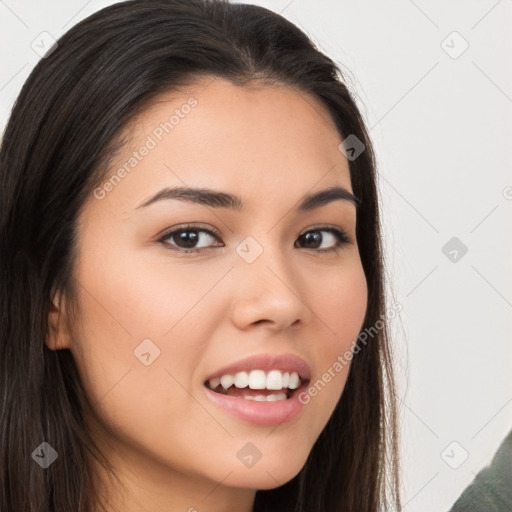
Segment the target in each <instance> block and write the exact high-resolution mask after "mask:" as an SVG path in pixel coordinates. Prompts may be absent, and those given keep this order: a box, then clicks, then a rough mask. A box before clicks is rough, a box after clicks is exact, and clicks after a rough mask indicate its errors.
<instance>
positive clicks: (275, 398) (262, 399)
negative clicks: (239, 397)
mask: <svg viewBox="0 0 512 512" xmlns="http://www.w3.org/2000/svg"><path fill="white" fill-rule="evenodd" d="M244 398H245V400H255V401H256V402H277V401H280V400H286V394H285V393H275V394H273V395H267V396H265V395H257V396H244Z"/></svg>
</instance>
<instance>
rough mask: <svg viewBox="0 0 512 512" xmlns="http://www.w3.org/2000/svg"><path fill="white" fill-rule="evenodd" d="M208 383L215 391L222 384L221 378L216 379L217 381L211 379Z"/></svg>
mask: <svg viewBox="0 0 512 512" xmlns="http://www.w3.org/2000/svg"><path fill="white" fill-rule="evenodd" d="M208 383H209V384H210V387H211V388H212V389H215V388H216V387H217V386H218V385H219V384H220V378H219V377H215V379H210V380H209V381H208Z"/></svg>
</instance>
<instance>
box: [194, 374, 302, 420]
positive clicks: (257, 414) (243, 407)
mask: <svg viewBox="0 0 512 512" xmlns="http://www.w3.org/2000/svg"><path fill="white" fill-rule="evenodd" d="M203 388H204V389H205V392H206V395H207V396H208V398H210V400H212V401H213V402H214V403H215V404H216V405H218V406H219V407H222V408H223V409H225V410H227V411H228V412H229V413H231V414H233V415H234V416H237V417H238V418H241V419H243V420H245V421H248V422H250V423H253V424H255V425H277V424H279V423H284V422H288V421H291V420H292V419H293V418H295V417H297V415H298V414H299V413H300V412H301V410H302V407H303V405H304V404H302V403H301V402H300V401H299V395H300V393H301V392H302V391H304V390H305V389H306V388H307V382H304V383H303V384H302V385H301V386H300V387H299V388H298V389H296V390H295V392H294V393H293V395H292V396H291V397H290V398H288V399H286V400H276V401H275V402H257V401H254V400H246V399H245V398H237V397H233V396H228V395H222V394H220V393H216V392H215V391H212V390H211V389H210V388H208V387H206V386H204V385H203Z"/></svg>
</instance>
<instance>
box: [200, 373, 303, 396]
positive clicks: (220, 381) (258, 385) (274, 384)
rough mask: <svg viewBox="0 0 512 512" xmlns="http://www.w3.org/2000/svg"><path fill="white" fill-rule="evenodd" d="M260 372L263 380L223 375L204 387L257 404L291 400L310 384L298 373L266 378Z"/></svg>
mask: <svg viewBox="0 0 512 512" xmlns="http://www.w3.org/2000/svg"><path fill="white" fill-rule="evenodd" d="M259 372H260V377H261V378H260V379H253V380H252V381H250V379H249V375H247V374H246V375H240V374H236V375H235V376H233V375H223V376H222V377H220V378H216V379H210V380H208V381H206V382H205V383H204V385H205V386H206V387H207V388H208V389H211V390H212V391H214V392H215V393H218V394H220V395H225V396H229V397H233V398H238V399H245V400H254V401H257V402H275V401H282V400H288V399H290V398H291V397H292V396H294V395H295V394H296V393H297V391H298V389H299V388H302V387H303V386H304V384H307V382H308V381H307V380H304V379H301V378H300V377H299V376H298V374H297V373H296V372H292V374H290V373H289V372H286V373H285V374H282V373H281V372H278V371H274V374H272V372H270V378H269V375H268V374H267V375H266V376H264V375H261V374H263V372H262V371H259ZM242 373H246V372H242ZM293 374H294V375H293ZM292 375H293V376H292ZM265 377H266V379H265Z"/></svg>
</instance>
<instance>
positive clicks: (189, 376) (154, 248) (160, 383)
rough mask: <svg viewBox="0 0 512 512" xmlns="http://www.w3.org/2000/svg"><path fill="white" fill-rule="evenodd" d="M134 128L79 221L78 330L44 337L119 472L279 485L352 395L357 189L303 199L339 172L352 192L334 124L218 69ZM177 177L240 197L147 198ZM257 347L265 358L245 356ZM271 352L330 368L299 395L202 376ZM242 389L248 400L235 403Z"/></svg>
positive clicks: (362, 284) (358, 319)
mask: <svg viewBox="0 0 512 512" xmlns="http://www.w3.org/2000/svg"><path fill="white" fill-rule="evenodd" d="M173 116H174V117H173ZM166 123H167V124H166ZM127 133H128V134H129V136H130V140H129V142H128V144H127V145H126V146H125V148H124V149H123V153H120V154H119V155H117V157H116V159H115V161H114V162H113V163H112V165H111V173H110V180H109V181H105V182H103V184H102V185H100V187H98V188H97V189H96V190H95V192H94V194H92V195H91V197H90V198H89V199H88V201H87V202H86V203H85V205H84V208H83V210H82V212H81V216H80V219H79V220H80V223H79V228H80V229H79V233H78V235H79V236H78V245H77V250H78V258H77V260H76V261H75V262H74V263H75V278H76V280H77V282H78V283H79V286H77V293H78V296H77V301H78V305H79V311H80V318H81V321H80V323H79V325H77V326H76V329H77V333H76V335H75V336H67V337H66V335H65V334H62V333H60V334H59V335H58V336H57V337H56V338H55V339H53V338H52V339H51V340H50V342H49V345H50V348H64V347H68V348H70V349H71V351H72V354H73V356H74V358H75V360H76V363H77V366H78V368H79V371H80V374H81V377H82V379H83V384H84V386H85V389H86V392H87V394H88V396H89V397H90V399H91V402H92V403H93V404H95V406H94V407H95V413H96V415H97V420H98V424H97V435H98V439H101V440H102V441H103V442H104V446H105V447H106V448H107V449H109V450H111V451H112V452H114V451H116V453H117V454H119V456H118V463H119V465H120V466H121V465H122V464H125V466H126V472H127V473H128V471H129V472H130V473H131V474H133V475H136V476H137V477H138V478H139V479H143V478H146V477H147V476H148V475H151V478H152V479H153V480H154V481H157V480H158V479H160V480H161V481H164V480H165V481H166V482H169V479H170V478H171V476H172V478H174V480H173V481H180V482H182V484H183V486H184V487H186V486H187V485H192V484H191V482H194V481H196V482H199V481H202V482H208V484H209V488H210V489H213V488H214V487H215V486H216V485H217V484H219V483H220V487H219V488H221V487H223V486H227V487H230V488H237V489H252V490H254V489H269V488H273V487H277V486H278V485H282V484H284V483H285V482H286V481H288V480H290V479H291V478H293V477H294V476H295V475H296V474H297V473H298V472H299V471H300V469H301V468H302V466H303V465H304V463H305V461H306V458H307V456H308V454H309V452H310V451H311V449H312V447H313V444H314V443H315V441H316V440H317V438H318V436H319V435H320V433H321V431H322V429H323V428H324V427H325V425H326V423H327V421H328V420H329V417H330V416H331V414H332V412H333V410H334V407H335V406H336V403H337V402H338V400H339V398H340V396H341V394H342V392H343V388H344V386H345V382H346V379H347V375H348V370H349V364H350V361H347V364H345V365H344V366H343V368H341V369H340V368H339V365H338V366H336V365H335V363H336V361H339V356H343V354H344V353H345V352H346V351H347V350H350V349H351V348H352V342H353V341H354V340H355V339H356V337H357V335H358V333H359V332H360V329H361V328H362V323H363V320H364V316H365V312H366V305H367V283H366V279H365V275H364V272H363V268H362V265H361V260H360V255H359V249H358V246H357V241H356V236H355V230H356V208H355V206H354V204H353V203H352V202H351V201H349V200H347V199H343V197H341V198H340V197H338V196H337V197H331V200H329V201H327V202H322V201H319V202H316V203H314V204H311V202H309V204H306V206H305V207H304V208H299V205H301V203H303V202H304V200H305V198H307V196H311V195H314V194H316V193H318V192H320V191H323V190H326V189H330V188H332V187H340V188H343V189H346V190H347V191H348V192H352V188H351V181H350V175H349V167H348V162H347V160H346V158H345V156H344V155H343V154H342V153H341V152H340V150H339V149H338V146H339V144H340V142H341V138H340V135H339V134H338V132H337V131H336V129H335V126H334V124H333V123H332V121H331V120H330V118H329V116H328V114H327V112H326V111H325V110H324V109H323V107H322V106H321V104H320V103H318V102H317V100H315V99H314V98H313V97H311V96H308V95H307V94H305V93H303V92H301V93H298V92H296V91H294V90H293V89H291V88H288V87H284V86H282V87H277V86H268V85H266V86H265V85H262V86H260V87H258V88H256V87H253V88H248V87H239V86H235V85H232V84H231V83H230V82H227V81H224V80H222V79H220V78H217V79H215V80H213V81H212V80H209V81H205V82H204V83H201V84H195V85H193V86H190V87H189V88H188V89H186V90H183V91H180V92H179V93H176V92H174V93H173V94H172V95H168V96H162V97H160V98H159V100H158V102H157V103H154V104H153V105H152V106H151V107H149V108H148V109H146V110H145V111H144V112H143V113H142V114H141V115H139V116H138V117H137V119H136V120H135V121H134V122H132V123H131V126H130V129H129V132H127ZM144 147H145V148H146V149H145V150H144V149H143V148H144ZM121 169H124V170H125V172H123V171H122V170H121ZM116 176H117V177H116ZM176 187H189V188H193V189H211V190H212V191H215V192H220V193H223V194H230V195H233V196H237V197H238V198H239V200H240V202H241V203H243V208H239V207H235V206H233V205H232V204H229V202H225V201H223V198H225V196H221V198H220V199H218V200H217V201H216V202H214V203H213V204H204V203H201V202H198V201H199V200H198V199H197V198H195V199H194V198H193V195H192V194H190V193H189V194H188V195H186V194H182V196H181V198H177V197H174V198H170V197H166V196H165V194H161V195H160V196H159V198H156V199H155V196H156V195H157V194H158V193H159V192H160V191H162V190H163V189H166V188H176ZM146 203H149V204H146ZM238 206H240V205H238ZM308 206H309V207H308ZM178 228H179V229H181V232H177V233H175V234H174V235H173V232H174V231H176V230H177V229H178ZM338 237H339V238H338ZM52 340H53V341H52ZM251 356H258V357H260V356H261V357H262V359H258V360H254V361H252V362H251V361H250V360H249V362H248V366H243V365H238V366H236V363H237V362H239V361H241V360H245V359H247V358H250V357H251ZM279 356H284V358H281V359H275V365H276V369H278V370H279V369H282V370H283V371H282V373H285V371H284V370H288V373H289V374H291V373H292V371H293V370H294V369H296V368H297V369H299V368H300V371H299V372H298V373H301V374H302V376H303V377H305V376H307V375H306V374H307V373H309V375H308V376H309V379H310V382H309V387H308V389H310V388H311V386H313V384H314V383H315V382H318V381H322V382H323V383H324V385H322V386H317V393H316V394H315V396H310V397H309V399H308V400H306V399H304V397H305V394H304V393H303V394H302V397H303V400H302V401H303V402H306V401H307V403H305V404H304V405H303V404H301V403H299V402H298V401H297V391H295V393H294V397H295V398H293V400H295V404H294V406H293V407H290V406H289V404H288V403H286V404H285V402H289V401H291V400H292V398H287V399H286V400H276V401H273V402H266V401H265V402H263V401H260V400H261V399H258V400H249V399H246V398H243V396H230V397H229V398H227V397H226V396H224V395H222V394H220V393H218V392H215V391H209V390H207V389H206V386H205V384H204V383H205V381H206V379H207V378H208V377H209V376H212V375H217V374H218V373H219V370H222V369H224V368H225V367H227V366H228V365H231V364H233V363H234V364H235V367H236V368H235V369H238V370H240V371H243V369H246V370H247V372H248V374H249V376H250V370H251V369H258V368H261V367H262V366H263V369H264V370H265V375H266V374H268V371H269V370H270V369H271V368H267V367H265V366H264V365H265V364H266V363H268V364H267V366H268V367H271V366H272V364H274V360H273V359H272V358H275V357H279ZM295 357H298V358H300V359H302V360H303V362H305V363H306V366H305V367H300V365H298V363H297V361H296V359H294V358H295ZM281 366H282V368H281ZM333 368H337V369H335V370H333ZM329 369H330V374H331V378H330V379H328V381H327V379H326V378H325V377H322V376H323V375H324V374H325V372H329ZM235 373H238V372H235V371H233V372H231V374H233V375H234V374H235ZM274 375H276V374H274ZM217 376H218V375H217ZM239 379H241V380H242V381H243V376H241V377H239ZM285 379H286V377H285ZM228 381H229V377H224V381H223V382H224V383H226V382H228ZM289 382H290V380H289ZM256 386H257V385H256ZM220 387H221V388H222V384H221V385H220ZM235 388H236V386H233V385H232V386H231V390H232V391H233V390H234V389H235ZM219 389H220V388H219ZM222 389H223V388H222ZM236 389H238V388H236ZM284 391H286V393H285V394H286V395H287V396H288V394H289V393H290V394H291V392H290V391H288V390H287V389H285V390H284ZM301 391H304V388H303V387H301ZM212 393H215V394H216V395H217V397H216V398H217V400H214V399H212ZM242 393H246V394H252V395H263V396H265V397H266V396H267V395H268V394H276V391H267V390H260V391H257V390H256V391H255V392H253V391H248V390H247V388H246V389H245V391H242ZM219 397H220V399H219ZM219 400H220V401H219ZM234 400H236V401H238V402H239V403H240V402H243V403H244V404H247V409H245V410H243V411H242V412H240V407H235V408H234V409H230V408H229V404H231V403H232V402H233V401H234ZM227 404H228V405H227ZM297 405H298V406H297ZM242 409H243V406H242ZM283 411H284V412H283ZM135 461H136V462H135ZM128 468H129V469H128Z"/></svg>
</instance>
